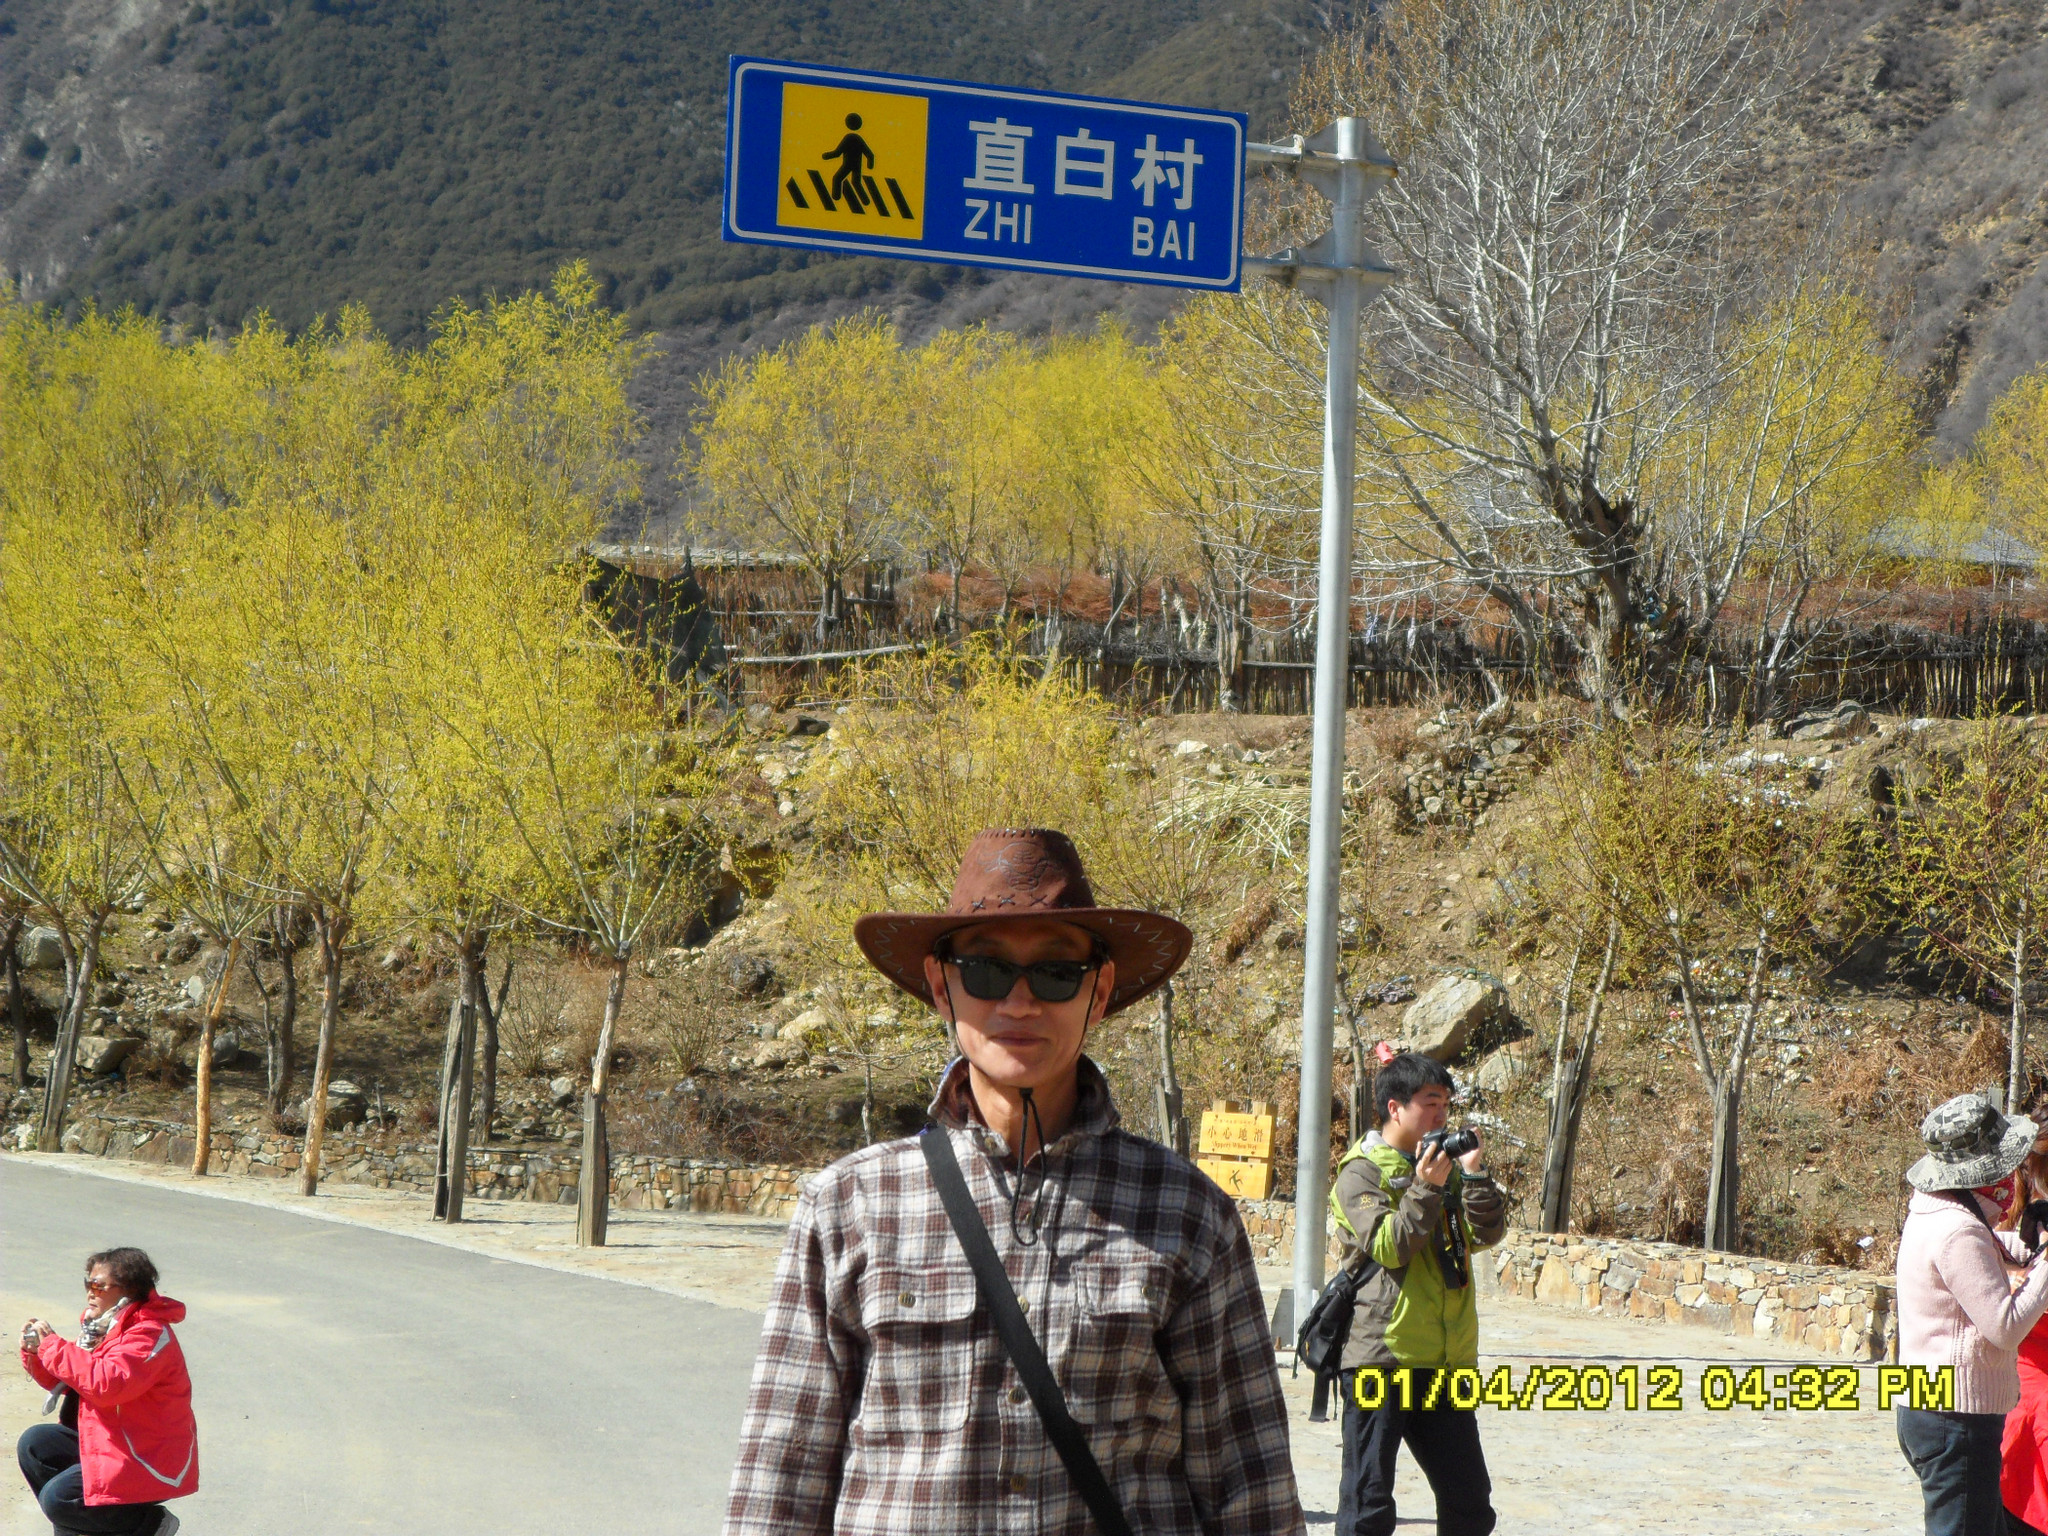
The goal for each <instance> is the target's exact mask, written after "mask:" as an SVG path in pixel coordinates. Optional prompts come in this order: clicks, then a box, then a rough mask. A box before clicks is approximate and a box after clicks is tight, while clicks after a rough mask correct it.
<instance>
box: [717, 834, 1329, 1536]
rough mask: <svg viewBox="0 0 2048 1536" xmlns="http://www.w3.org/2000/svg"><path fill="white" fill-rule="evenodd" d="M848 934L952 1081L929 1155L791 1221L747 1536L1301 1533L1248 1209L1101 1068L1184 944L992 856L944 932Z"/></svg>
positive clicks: (860, 926) (732, 1511)
mask: <svg viewBox="0 0 2048 1536" xmlns="http://www.w3.org/2000/svg"><path fill="white" fill-rule="evenodd" d="M854 937H855V939H856V941H857V942H858V943H859V945H860V947H861V950H862V952H863V953H864V954H865V955H866V956H867V957H868V959H869V960H870V961H871V962H872V963H873V964H874V965H875V967H876V968H877V969H878V970H880V971H881V972H882V973H883V974H884V975H885V976H887V977H888V978H889V979H890V980H891V981H893V982H895V983H896V985H898V986H899V987H901V988H903V990H904V991H906V992H909V993H910V994H911V995H912V996H914V997H917V998H919V999H920V1000H921V1001H923V1002H925V1003H927V1004H929V1005H931V1006H932V1007H934V1008H936V1009H937V1010H938V1012H939V1014H940V1015H941V1016H942V1017H943V1018H944V1019H945V1020H946V1021H947V1023H948V1024H949V1025H951V1026H952V1028H953V1030H954V1033H955V1037H956V1041H957V1044H958V1048H959V1052H960V1055H959V1058H958V1059H957V1060H955V1061H954V1062H953V1063H952V1065H951V1066H950V1067H949V1068H948V1069H947V1071H946V1073H945V1076H944V1077H943V1079H942V1080H941V1081H940V1084H939V1090H938V1093H937V1095H936V1097H935V1098H934V1099H933V1101H932V1106H931V1112H930V1113H931V1120H932V1124H931V1126H930V1127H928V1128H927V1130H926V1131H925V1133H924V1136H923V1137H907V1138H905V1139H903V1140H900V1141H890V1142H883V1143H881V1144H879V1145H876V1146H871V1147H868V1148H866V1149H864V1150H863V1151H860V1152H857V1153H855V1154H854V1155H853V1156H851V1157H847V1158H843V1159H841V1160H840V1161H839V1162H837V1163H835V1164H833V1165H832V1166H831V1167H830V1168H828V1169H826V1170H825V1171H824V1172H823V1173H822V1174H820V1175H819V1176H818V1177H817V1178H815V1179H814V1180H812V1181H811V1184H810V1187H809V1188H808V1189H807V1190H806V1191H805V1193H804V1196H803V1199H802V1201H801V1202H800V1203H799V1205H798V1208H797V1213H796V1216H795V1217H794V1219H793V1220H792V1222H791V1226H790V1234H789V1241H788V1244H787V1245H786V1246H785V1248H784V1249H783V1254H782V1260H781V1263H780V1265H779V1266H778V1268H777V1271H776V1277H775V1296H774V1300H773V1301H772V1303H771V1304H770V1307H769V1312H768V1319H767V1323H766V1326H765V1327H764V1328H763V1330H762V1337H761V1354H760V1358H759V1360H758V1362H757V1363H756V1365H755V1368H754V1382H753V1389H752V1392H751V1395H750V1398H749V1401H748V1405H747V1414H746V1420H745V1423H744V1425H743V1427H742V1429H741V1432H740V1452H739V1460H738V1464H737V1465H736V1467H735V1468H734V1471H733V1482H732V1495H731V1500H730V1502H729V1504H728V1506H727V1510H726V1520H725V1531H726V1533H727V1536H789V1533H797V1532H818V1533H823V1532H842V1533H851V1532H861V1533H874V1536H884V1533H886V1536H903V1533H917V1532H929V1533H932V1536H939V1533H945V1536H959V1533H968V1532H980V1531H986V1532H991V1533H993V1532H998V1531H1013V1530H1016V1531H1030V1532H1033V1533H1044V1536H1092V1533H1095V1532H1100V1533H1102V1536H1114V1533H1116V1532H1118V1531H1119V1530H1134V1531H1142V1532H1145V1533H1146V1536H1179V1533H1188V1536H1193V1533H1196V1532H1201V1533H1209V1536H1214V1533H1221V1532H1233V1533H1236V1532H1241V1533H1244V1536H1252V1533H1257V1536H1298V1533H1301V1532H1302V1531H1303V1522H1302V1514H1301V1505H1300V1501H1299V1498H1298V1497H1297V1495H1296V1491H1295V1484H1294V1472H1293V1468H1292V1465H1291V1462H1290V1460H1289V1454H1288V1438H1287V1418H1286V1406H1285V1403H1284V1401H1283V1400H1282V1398H1281V1394H1280V1379H1279V1373H1278V1371H1277V1369H1276V1368H1275V1365H1274V1359H1273V1343H1272V1338H1271V1335H1270V1333H1269V1332H1268V1329H1267V1324H1266V1318H1265V1313H1264V1309H1263V1306H1262V1303H1261V1300H1260V1295H1259V1286H1258V1278H1257V1275H1256V1273H1255V1271H1254V1270H1253V1267H1252V1255H1251V1246H1250V1244H1249V1242H1248V1241H1247V1240H1246V1237H1245V1232H1244V1225H1243V1223H1242V1222H1241V1221H1240V1220H1239V1218H1238V1213H1237V1208H1236V1206H1235V1205H1233V1204H1232V1202H1231V1200H1230V1198H1229V1197H1228V1196H1227V1195H1225V1194H1224V1193H1223V1191H1222V1190H1221V1189H1219V1188H1218V1187H1217V1186H1216V1185H1215V1184H1214V1183H1212V1182H1211V1181H1210V1180H1209V1179H1208V1178H1207V1177H1206V1176H1204V1175H1203V1174H1201V1173H1199V1172H1198V1171H1197V1170H1196V1169H1195V1168H1193V1167H1192V1166H1191V1165H1190V1164H1189V1163H1188V1162H1187V1161H1186V1160H1185V1159H1184V1158H1181V1157H1179V1156H1177V1155H1176V1154H1174V1153H1173V1152H1171V1151H1169V1150H1167V1149H1166V1148H1164V1147H1162V1146H1159V1145H1158V1144H1157V1143H1155V1142H1151V1141H1147V1140H1145V1139H1144V1138H1142V1137H1138V1136H1133V1135H1131V1134H1130V1133H1128V1132H1126V1131H1123V1130H1121V1129H1119V1128H1118V1125H1117V1112H1116V1107H1115V1106H1114V1105H1113V1104H1112V1103H1111V1102H1110V1096H1109V1087H1108V1084H1107V1083H1106V1082H1105V1080H1104V1078H1103V1075H1102V1072H1101V1070H1100V1069H1099V1068H1098V1067H1097V1066H1096V1065H1095V1063H1094V1062H1092V1061H1090V1060H1089V1059H1088V1058H1087V1056H1085V1055H1084V1054H1082V1046H1083V1044H1084V1042H1085V1039H1086V1036H1087V1032H1088V1030H1089V1028H1090V1027H1091V1026H1092V1025H1094V1024H1096V1023H1098V1022H1100V1021H1101V1020H1102V1019H1103V1018H1105V1017H1106V1016H1108V1015H1109V1014H1111V1013H1114V1012H1116V1011H1117V1010H1118V1009H1121V1008H1127V1007H1129V1006H1130V1005H1131V1004H1132V1003H1134V1002H1136V1001H1138V1000H1139V999H1140V998H1142V997H1145V996H1147V995H1148V994H1150V993H1151V992H1153V991H1154V990H1155V989H1157V988H1158V987H1159V986H1161V985H1162V984H1163V983H1164V982H1165V981H1166V980H1167V979H1168V978H1169V977H1170V976H1172V974H1173V973H1174V971H1175V970H1177V969H1178V968H1179V966H1180V964H1181V962H1182V961H1183V960H1185V959H1186V958H1187V952H1188V947H1189V944H1190V942H1191V941H1190V936H1189V934H1188V931H1187V929H1186V928H1184V927H1182V926H1181V925H1180V924H1179V923H1177V922H1175V921H1173V919H1171V918H1168V917H1163V916H1161V915H1159V914H1157V913H1153V912H1141V911H1132V910H1125V909H1117V908H1104V907H1098V906H1097V905H1096V904H1095V898H1094V896H1093V894H1092V892H1091V891H1090V889H1089V886H1088V879H1087V876H1086V874H1085V873H1084V872H1083V870H1082V867H1081V861H1080V857H1079V855H1078V854H1077V853H1076V852H1075V851H1074V846H1073V844H1072V843H1071V842H1069V841H1068V840H1067V838H1066V837H1065V836H1063V835H1062V834H1060V833H1058V832H1046V831H992V832H984V833H982V834H981V835H980V836H979V837H977V838H975V840H974V842H973V843H972V844H971V845H970V846H969V848H968V850H967V854H966V857H965V858H964V859H963V860H962V861H961V865H960V873H959V876H958V879H957V880H956V882H955V884H954V887H953V896H952V900H951V901H950V902H949V903H948V906H947V909H946V911H945V912H943V913H882V914H877V915H874V916H869V917H864V918H862V919H861V920H860V921H859V922H858V923H857V924H856V925H855V927H854ZM934 1137H936V1138H938V1141H937V1142H932V1141H929V1140H927V1138H934ZM952 1170H957V1171H952ZM949 1177H950V1178H951V1179H953V1180H955V1181H958V1182H957V1183H956V1184H955V1188H956V1189H961V1187H962V1186H964V1190H963V1191H962V1193H960V1194H959V1195H958V1196H956V1202H955V1203H956V1208H955V1209H953V1210H949V1208H948V1203H947V1199H946V1197H945V1195H944V1194H943V1193H942V1188H943V1181H944V1180H945V1179H947V1178H949ZM970 1212H971V1214H964V1213H970ZM971 1243H979V1244H980V1245H981V1247H982V1250H983V1254H984V1257H983V1259H982V1260H981V1264H982V1269H981V1272H980V1273H979V1274H977V1270H976V1267H975V1264H976V1261H975V1260H973V1259H972V1258H970V1253H971V1251H972V1250H971V1248H970V1246H969V1245H970V1244H971ZM998 1265H999V1269H998V1268H997V1266H998ZM991 1276H993V1279H991ZM1020 1335H1023V1336H1024V1337H1022V1338H1021V1339H1020ZM1034 1353H1035V1354H1036V1361H1035V1364H1034V1360H1033V1358H1032V1356H1033V1354H1034ZM1048 1367H1049V1369H1048ZM1091 1478H1092V1486H1091ZM1119 1520H1121V1521H1122V1522H1124V1523H1123V1524H1121V1525H1119V1524H1118V1521H1119Z"/></svg>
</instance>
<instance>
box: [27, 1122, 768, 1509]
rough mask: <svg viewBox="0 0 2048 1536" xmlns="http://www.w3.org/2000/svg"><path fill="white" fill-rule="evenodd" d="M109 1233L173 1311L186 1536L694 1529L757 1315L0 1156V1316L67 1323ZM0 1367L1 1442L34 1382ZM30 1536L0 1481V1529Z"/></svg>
mask: <svg viewBox="0 0 2048 1536" xmlns="http://www.w3.org/2000/svg"><path fill="white" fill-rule="evenodd" d="M113 1243H134V1244H137V1245H139V1246H141V1247H144V1248H146V1249H148V1250H149V1252H150V1254H151V1256H152V1257H153V1258H154V1259H155V1260H156V1262H157V1264H158V1266H159V1267H160V1268H161V1269H162V1270H163V1272H164V1289H165V1291H166V1292H167V1293H168V1294H170V1295H173V1296H176V1297H177V1298H178V1299H179V1300H181V1301H183V1302H184V1303H185V1304H186V1305H187V1306H188V1307H189V1308H190V1309H191V1316H190V1318H189V1319H188V1321H187V1322H186V1323H185V1324H184V1325H182V1326H181V1327H180V1328H179V1330H178V1331H179V1337H180V1339H181V1341H182V1342H183V1344H184V1348H185V1352H186V1355H187V1358H188V1359H189V1360H190V1362H191V1364H192V1372H193V1377H194V1391H195V1398H196V1404H197V1409H198V1414H199V1422H200V1456H201V1468H202V1471H201V1490H200V1492H199V1493H198V1494H197V1495H195V1496H194V1497H192V1498H190V1499H186V1500H183V1501H181V1503H180V1504H179V1506H178V1508H179V1512H180V1514H181V1515H182V1516H183V1517H184V1520H185V1523H186V1526H187V1528H188V1529H189V1530H191V1531H192V1532H193V1536H206V1533H237V1536H256V1533H264V1536H284V1533H304V1536H327V1533H331V1532H344V1531H358V1530H361V1531H376V1532H380V1533H387V1536H430V1533H431V1536H470V1533H476V1536H485V1533H489V1536H498V1533H505V1536H524V1533H533V1536H543V1533H545V1536H560V1533H563V1532H569V1531H580V1532H592V1533H597V1532H607V1531H635V1532H639V1531H647V1532H661V1533H669V1532H676V1533H697V1532H713V1531H716V1530H717V1528H718V1516H719V1512H720V1510H721V1509H722V1507H723V1504H724V1497H725V1488H726V1479H727V1475H728V1471H729V1468H730V1466H731V1463H732V1456H733V1450H734V1446H735V1444H736V1442H737V1437H738V1426H739V1416H740V1408H741V1405H742V1403H743V1401H744V1398H745V1394H746V1385H747V1376H748V1373H749V1371H750V1369H751V1367H752V1363H753V1357H754V1347H755V1342H756V1339H757V1337H758V1334H759V1331H760V1317H759V1314H758V1313H755V1312H750V1311H742V1310H739V1309H736V1308H728V1307H719V1306H713V1305H710V1304H707V1303H704V1302H699V1301H690V1300H685V1299H682V1298H679V1297H675V1296H670V1295H664V1294H662V1293H660V1292H656V1291H651V1290H647V1289H643V1288H640V1287H637V1286H627V1285H619V1284H616V1283H613V1282H611V1281H606V1280H599V1279H591V1278H585V1277H583V1276H579V1275H571V1274H562V1273H557V1272H553V1271H549V1270H545V1269H537V1268H533V1267H530V1266H526V1265H519V1264H510V1263H505V1262H503V1261H501V1260H497V1259H491V1258H487V1257H484V1256H481V1255H478V1254H474V1253H465V1252H462V1251H459V1250H455V1249H450V1248H443V1247H437V1246H433V1245H431V1244H427V1243H421V1242H417V1241H414V1240H412V1239H409V1238H405V1237H400V1236H396V1235H393V1234H390V1233H385V1232H378V1231H373V1230H369V1229H366V1228H362V1227H355V1226H343V1225H338V1224H335V1223H330V1222H323V1221H313V1220H308V1219H306V1218H305V1217H302V1216H297V1215H294V1214H292V1213H289V1212H284V1211H277V1210H269V1209H265V1208H263V1207H260V1206H254V1205H242V1204H236V1203H231V1202H228V1201H223V1200H213V1199H207V1198H204V1197H201V1196H195V1195H188V1194H184V1193H182V1192H180V1191H177V1190H175V1189H167V1188H161V1187H158V1188H150V1187H143V1186H137V1185H133V1184H125V1183H119V1182H115V1181H113V1180H109V1179H103V1178H94V1177H90V1176H88V1175H84V1174H78V1173H72V1172H70V1171H67V1170H65V1169H62V1168H56V1167H40V1166H36V1165H35V1164H33V1163H28V1162H24V1161H21V1160H16V1159H6V1160H0V1328H4V1329H5V1330H6V1332H8V1333H9V1334H11V1333H12V1332H13V1331H14V1330H15V1329H17V1328H18V1327H19V1325H20V1322H21V1320H22V1319H23V1318H24V1317H26V1316H28V1315H29V1314H30V1313H31V1312H34V1313H39V1314H41V1315H43V1316H46V1317H49V1318H51V1319H52V1320H53V1321H56V1320H60V1319H61V1320H62V1326H63V1327H64V1328H65V1330H66V1332H69V1331H70V1324H71V1321H72V1320H73V1319H75V1318H76V1316H77V1314H78V1306H79V1300H80V1297H79V1275H80V1271H81V1264H82V1261H83V1259H84V1257H85V1255H86V1254H87V1253H89V1252H91V1251H92V1250H93V1249H95V1248H100V1247H105V1246H108V1245H110V1244H113ZM6 1375H7V1376H8V1377H10V1378H12V1379H11V1380H10V1381H9V1382H8V1384H7V1386H6V1387H5V1389H4V1390H0V1430H4V1433H5V1436H6V1441H7V1443H8V1444H9V1445H11V1444H12V1443H13V1440H14V1438H15V1436H17V1435H18V1434H19V1433H20V1432H21V1430H22V1429H23V1428H24V1427H25V1426H26V1425H27V1424H28V1423H30V1422H33V1421H34V1419H35V1417H36V1415H37V1413H38V1411H39V1409H40V1408H41V1406H42V1396H43V1395H42V1393H41V1392H40V1391H39V1390H36V1389H35V1388H34V1387H33V1384H32V1383H29V1382H28V1381H27V1378H26V1377H25V1376H21V1375H20V1374H19V1373H18V1372H15V1371H14V1370H12V1369H9V1370H8V1371H7V1372H6ZM10 1476H11V1474H10ZM47 1530H48V1527H47V1526H46V1525H44V1524H43V1523H42V1522H41V1520H40V1518H39V1517H38V1516H37V1515H36V1514H35V1510H34V1506H33V1504H32V1503H31V1502H30V1501H29V1499H28V1496H27V1493H26V1490H25V1489H17V1488H15V1487H10V1488H9V1489H8V1490H7V1491H6V1493H5V1494H4V1495H0V1533H5V1536H15V1533H17V1532H19V1533H22V1536H28V1533H30V1532H37V1533H40V1532H46V1531H47Z"/></svg>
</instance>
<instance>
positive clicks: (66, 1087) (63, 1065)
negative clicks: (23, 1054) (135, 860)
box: [36, 912, 107, 1152]
mask: <svg viewBox="0 0 2048 1536" xmlns="http://www.w3.org/2000/svg"><path fill="white" fill-rule="evenodd" d="M106 925H107V914H106V913H104V912H98V913H95V914H94V915H93V916H92V918H91V920H90V921H88V922H87V924H86V927H85V943H84V944H83V945H82V946H81V947H80V948H79V949H78V951H77V952H76V954H75V955H74V954H73V953H70V952H69V950H68V946H67V953H66V954H65V957H64V958H65V960H66V962H67V964H66V966H65V970H66V972H67V973H68V979H69V980H70V981H71V995H70V996H69V997H68V998H67V999H66V1000H65V1004H64V1015H63V1018H62V1019H61V1020H59V1022H58V1024H57V1043H56V1046H55V1047H54V1048H53V1049H52V1050H51V1052H50V1073H49V1078H48V1081H46V1082H45V1083H44V1085H43V1118H42V1121H41V1123H40V1124H39V1125H38V1126H37V1128H36V1150H37V1151H38V1152H55V1151H58V1150H60V1149H61V1147H62V1145H63V1134H64V1104H65V1101H66V1100H67V1099H69V1098H70V1096H71V1065H72V1063H73V1062H74V1061H76V1060H77V1058H78V1030H79V1026H80V1025H81V1024H83V1023H84V1022H85V1005H86V1001H87V1000H88V999H89V998H90V997H91V996H92V983H93V977H94V975H95V974H96V973H97V972H98V970H99V963H100V932H101V930H102V929H104V928H105V927H106ZM58 931H59V934H60V935H61V934H62V930H61V929H59V930H58Z"/></svg>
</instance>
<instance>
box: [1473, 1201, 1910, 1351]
mask: <svg viewBox="0 0 2048 1536" xmlns="http://www.w3.org/2000/svg"><path fill="white" fill-rule="evenodd" d="M1478 1268H1479V1270H1480V1279H1481V1282H1482V1284H1483V1283H1485V1282H1486V1280H1487V1279H1488V1278H1489V1277H1490V1278H1491V1279H1492V1281H1493V1283H1494V1284H1495V1285H1496V1286H1497V1287H1498V1288H1499V1289H1500V1290H1501V1291H1503V1292H1505V1293H1507V1294H1509V1295H1514V1296H1527V1297H1532V1298H1534V1299H1535V1300H1537V1301H1543V1302H1549V1303H1551V1304H1552V1305H1554V1306H1563V1307H1571V1308H1575V1309H1579V1310H1584V1311H1589V1312H1605V1313H1609V1314H1611V1315H1616V1316H1622V1317H1636V1318H1646V1319H1649V1320H1651V1321H1659V1322H1667V1323H1690V1324H1693V1325H1695V1326H1697V1327H1701V1328H1710V1329H1712V1330H1713V1331H1714V1332H1716V1333H1725V1334H1732V1335H1734V1336H1735V1337H1736V1338H1739V1339H1747V1338H1757V1339H1777V1340H1779V1341H1780V1342H1782V1343H1787V1344H1801V1345H1804V1346H1805V1347H1806V1348H1808V1349H1813V1350H1818V1351H1819V1352H1820V1353H1822V1354H1824V1355H1838V1356H1840V1357H1842V1358H1843V1359H1846V1360H1885V1359H1891V1358H1893V1357H1894V1356H1895V1355H1896V1354H1897V1345H1898V1314H1897V1311H1896V1309H1895V1308H1894V1306H1893V1304H1892V1303H1893V1293H1894V1290H1895V1287H1894V1285H1893V1282H1892V1278H1891V1276H1889V1275H1884V1274H1878V1273H1873V1272H1872V1271H1870V1270H1863V1269H1837V1268H1835V1267H1833V1266H1831V1265H1822V1264H1779V1263H1775V1262H1773V1261H1771V1260H1768V1259H1753V1258H1747V1257H1743V1256H1739V1255H1733V1254H1725V1253H1705V1252H1702V1251H1701V1250H1700V1249H1697V1248H1683V1247H1680V1246H1679V1245H1678V1244H1676V1243H1645V1242H1634V1241H1629V1240H1625V1239H1621V1238H1612V1237H1577V1236H1573V1237H1558V1236H1554V1235H1550V1234H1546V1233H1541V1232H1512V1231H1511V1232H1510V1233H1509V1234H1508V1237H1507V1241H1506V1242H1504V1243H1502V1244H1501V1245H1500V1247H1498V1248H1496V1249H1493V1250H1491V1251H1490V1252H1488V1253H1485V1254H1482V1255H1480V1257H1479V1263H1478Z"/></svg>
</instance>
